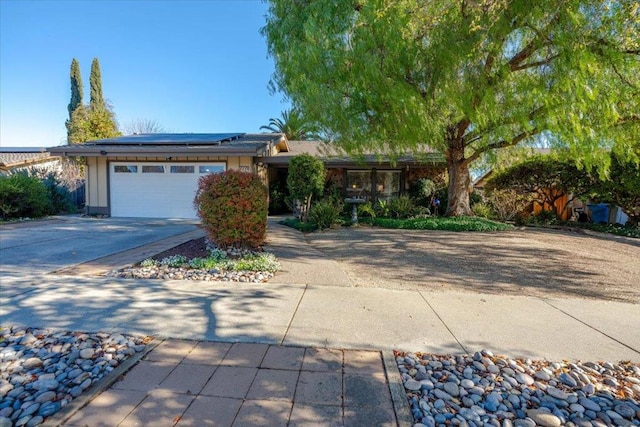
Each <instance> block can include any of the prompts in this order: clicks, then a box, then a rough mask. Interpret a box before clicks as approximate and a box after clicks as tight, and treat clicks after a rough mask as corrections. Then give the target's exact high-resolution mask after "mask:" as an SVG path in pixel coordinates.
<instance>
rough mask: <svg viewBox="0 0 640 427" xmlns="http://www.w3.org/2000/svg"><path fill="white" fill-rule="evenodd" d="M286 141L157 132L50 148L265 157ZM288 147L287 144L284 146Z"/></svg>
mask: <svg viewBox="0 0 640 427" xmlns="http://www.w3.org/2000/svg"><path fill="white" fill-rule="evenodd" d="M284 139H285V137H284V135H283V134H276V133H158V134H138V135H128V136H122V137H118V138H108V139H99V140H95V141H89V142H86V143H84V144H70V145H63V146H59V147H52V148H49V151H50V152H51V153H55V154H60V155H64V156H88V157H93V156H107V155H108V156H117V155H128V156H154V155H160V156H164V155H167V154H172V155H185V156H198V155H213V156H219V155H238V156H240V155H243V156H257V155H262V154H263V153H264V151H265V150H267V149H268V147H269V145H271V144H279V143H282V141H283V140H284ZM285 145H286V144H285Z"/></svg>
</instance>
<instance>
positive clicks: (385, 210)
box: [373, 199, 391, 218]
mask: <svg viewBox="0 0 640 427" xmlns="http://www.w3.org/2000/svg"><path fill="white" fill-rule="evenodd" d="M373 210H374V211H375V213H376V216H379V217H382V218H389V217H390V216H391V209H390V206H389V202H388V201H387V200H385V199H378V201H377V202H376V204H375V206H374V207H373Z"/></svg>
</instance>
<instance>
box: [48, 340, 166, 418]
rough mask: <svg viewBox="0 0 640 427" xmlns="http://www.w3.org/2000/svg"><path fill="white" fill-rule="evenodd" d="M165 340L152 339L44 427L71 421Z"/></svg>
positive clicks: (60, 411)
mask: <svg viewBox="0 0 640 427" xmlns="http://www.w3.org/2000/svg"><path fill="white" fill-rule="evenodd" d="M163 341H164V340H163V339H156V338H154V339H152V340H151V341H150V342H149V343H148V344H147V346H146V347H145V349H144V350H143V351H141V352H140V353H137V354H135V355H133V356H132V357H131V358H129V359H127V360H125V361H124V362H123V363H121V364H120V365H118V366H117V367H116V368H115V369H114V370H113V371H111V372H110V373H109V374H108V375H106V376H104V377H103V378H101V379H100V381H98V382H97V383H95V384H93V385H92V386H91V387H89V388H88V389H87V390H86V392H84V393H82V394H81V395H80V396H78V397H77V398H75V399H73V400H72V401H71V402H69V404H68V405H67V406H65V407H64V408H62V409H60V410H59V411H58V412H56V413H55V414H54V415H52V416H51V417H49V418H47V419H46V420H45V421H44V423H42V424H41V425H42V426H43V427H57V426H61V425H62V424H63V423H65V422H67V421H69V419H70V418H71V417H72V416H74V415H75V414H76V413H78V412H79V411H80V410H81V409H82V408H84V407H85V406H87V405H88V404H89V402H91V401H92V400H93V399H95V398H96V397H97V396H98V395H99V394H101V393H102V392H103V391H105V390H106V389H108V388H109V387H111V385H112V384H113V383H115V382H116V381H118V379H119V378H120V376H122V375H124V374H125V373H126V372H127V371H128V370H130V369H131V368H133V367H134V365H136V364H137V363H138V362H139V361H140V360H142V358H144V357H145V356H146V355H147V354H149V353H150V352H151V351H152V350H153V349H155V348H156V347H157V346H159V345H160V344H161V343H162V342H163Z"/></svg>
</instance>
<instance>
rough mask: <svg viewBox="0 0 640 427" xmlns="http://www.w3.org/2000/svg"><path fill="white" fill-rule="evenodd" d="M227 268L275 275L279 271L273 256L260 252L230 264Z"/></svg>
mask: <svg viewBox="0 0 640 427" xmlns="http://www.w3.org/2000/svg"><path fill="white" fill-rule="evenodd" d="M229 267H230V269H231V270H234V271H268V272H270V273H275V272H276V271H278V270H279V269H280V264H279V263H278V260H277V259H276V257H275V255H273V254H272V253H268V252H262V253H257V254H251V255H247V256H244V257H242V258H240V259H238V260H235V261H233V262H231V263H230V265H229Z"/></svg>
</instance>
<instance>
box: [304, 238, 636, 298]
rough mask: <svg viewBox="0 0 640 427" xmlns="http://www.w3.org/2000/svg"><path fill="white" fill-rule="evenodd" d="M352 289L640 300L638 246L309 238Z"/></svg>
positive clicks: (593, 241) (584, 241) (625, 242)
mask: <svg viewBox="0 0 640 427" xmlns="http://www.w3.org/2000/svg"><path fill="white" fill-rule="evenodd" d="M306 238H307V240H308V242H309V243H310V244H311V245H312V246H313V247H315V248H316V249H318V250H320V251H322V252H323V253H325V254H326V255H327V256H329V257H331V258H333V259H335V260H336V261H338V263H339V264H340V266H341V267H342V269H343V270H344V271H345V272H346V273H347V276H349V279H350V280H351V281H352V283H353V284H354V285H355V286H359V287H372V288H373V287H375V288H387V289H399V290H400V289H401V290H420V291H431V290H433V291H438V290H445V291H463V292H479V293H492V294H503V295H527V296H537V297H560V298H564V297H571V298H575V297H578V298H597V299H607V300H617V301H626V302H633V303H637V302H639V301H640V286H639V284H640V279H639V278H640V240H638V239H631V238H617V237H616V236H608V235H603V236H594V235H591V234H578V233H575V232H565V231H556V230H546V229H529V228H527V229H522V230H514V231H509V232H500V233H455V232H445V231H430V230H429V231H428V230H389V229H381V228H370V227H364V226H363V227H357V228H353V227H351V228H340V229H334V230H328V231H325V232H321V233H312V234H308V235H307V236H306Z"/></svg>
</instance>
